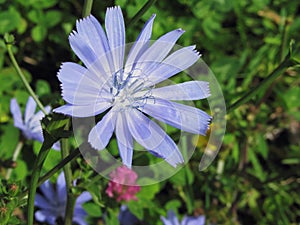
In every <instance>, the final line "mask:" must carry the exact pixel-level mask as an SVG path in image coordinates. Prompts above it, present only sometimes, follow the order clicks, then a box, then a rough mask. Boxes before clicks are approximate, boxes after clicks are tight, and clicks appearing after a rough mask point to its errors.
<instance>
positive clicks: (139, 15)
mask: <svg viewBox="0 0 300 225" xmlns="http://www.w3.org/2000/svg"><path fill="white" fill-rule="evenodd" d="M155 2H156V0H149V1H147V2H146V4H145V5H144V6H143V7H142V8H141V9H140V10H139V11H138V12H137V13H136V14H135V15H134V17H132V19H131V20H130V21H129V22H128V24H127V27H130V26H132V25H133V24H135V23H136V22H137V21H138V20H139V19H140V18H141V17H142V16H143V15H144V13H145V12H147V10H148V9H149V8H150V7H151V6H152V5H153V4H154V3H155Z"/></svg>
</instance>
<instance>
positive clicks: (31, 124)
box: [10, 96, 60, 150]
mask: <svg viewBox="0 0 300 225" xmlns="http://www.w3.org/2000/svg"><path fill="white" fill-rule="evenodd" d="M35 110H36V102H35V101H34V100H33V98H32V97H31V96H30V97H29V98H28V101H27V103H26V109H25V116H24V121H23V119H22V113H21V109H20V106H19V105H18V102H17V100H16V99H15V98H13V99H11V101H10V111H11V114H12V115H13V118H14V126H15V127H17V128H19V129H20V130H21V131H22V134H23V136H24V137H25V138H27V139H28V140H37V141H39V142H43V141H44V137H43V131H42V126H41V120H42V118H43V117H44V116H45V114H44V113H43V112H42V111H38V112H37V113H35ZM45 110H46V112H47V113H48V112H50V110H51V107H50V106H46V107H45ZM53 149H55V150H59V149H60V145H59V143H55V144H54V145H53Z"/></svg>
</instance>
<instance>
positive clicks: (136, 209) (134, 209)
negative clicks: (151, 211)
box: [127, 201, 144, 220]
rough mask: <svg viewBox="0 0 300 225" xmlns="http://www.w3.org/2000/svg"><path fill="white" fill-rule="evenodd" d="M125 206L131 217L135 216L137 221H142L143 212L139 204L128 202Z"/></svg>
mask: <svg viewBox="0 0 300 225" xmlns="http://www.w3.org/2000/svg"><path fill="white" fill-rule="evenodd" d="M127 206H128V209H129V210H130V212H131V213H132V214H133V215H135V216H136V217H137V218H138V219H139V220H143V218H144V210H143V208H142V207H141V205H140V204H137V202H135V201H130V202H128V205H127Z"/></svg>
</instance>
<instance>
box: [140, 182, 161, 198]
mask: <svg viewBox="0 0 300 225" xmlns="http://www.w3.org/2000/svg"><path fill="white" fill-rule="evenodd" d="M147 180H150V179H149V178H141V179H139V180H138V183H139V182H140V183H147ZM151 183H152V182H151ZM159 191H160V184H159V183H156V184H152V185H147V186H143V187H142V188H141V190H140V192H138V193H137V198H138V199H140V198H141V199H148V200H151V199H153V198H154V197H155V195H156V194H157V193H158V192H159Z"/></svg>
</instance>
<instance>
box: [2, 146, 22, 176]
mask: <svg viewBox="0 0 300 225" xmlns="http://www.w3.org/2000/svg"><path fill="white" fill-rule="evenodd" d="M23 145H24V142H23V141H19V143H18V144H17V147H16V149H15V151H14V154H13V157H12V161H13V162H15V161H17V158H18V156H19V154H20V152H21V149H22V147H23ZM12 170H13V169H12V168H9V169H8V170H7V172H6V175H5V179H6V180H8V179H9V178H10V175H11V173H12Z"/></svg>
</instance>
